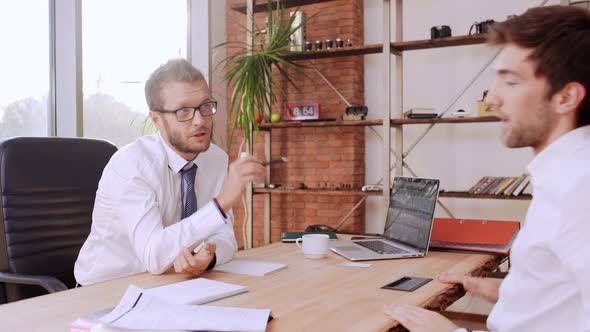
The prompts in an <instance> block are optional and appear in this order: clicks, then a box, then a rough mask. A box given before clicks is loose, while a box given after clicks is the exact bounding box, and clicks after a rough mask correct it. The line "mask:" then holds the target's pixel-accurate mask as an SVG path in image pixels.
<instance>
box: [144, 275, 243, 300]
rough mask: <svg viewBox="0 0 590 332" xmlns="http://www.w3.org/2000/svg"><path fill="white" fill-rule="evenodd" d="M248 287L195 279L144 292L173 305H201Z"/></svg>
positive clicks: (241, 291) (237, 292)
mask: <svg viewBox="0 0 590 332" xmlns="http://www.w3.org/2000/svg"><path fill="white" fill-rule="evenodd" d="M247 291H248V287H246V286H240V285H234V284H228V283H225V282H221V281H215V280H210V279H205V278H196V279H192V280H187V281H181V282H177V283H174V284H170V285H166V286H160V287H155V288H150V289H146V290H144V293H145V294H149V295H152V296H155V297H157V298H159V299H160V300H162V301H164V302H168V303H174V304H203V303H207V302H211V301H215V300H219V299H223V298H225V297H229V296H233V295H236V294H241V293H245V292H247Z"/></svg>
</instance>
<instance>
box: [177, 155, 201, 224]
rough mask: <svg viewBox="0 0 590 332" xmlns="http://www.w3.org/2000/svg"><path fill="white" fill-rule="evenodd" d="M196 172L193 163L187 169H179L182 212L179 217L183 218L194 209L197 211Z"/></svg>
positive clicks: (195, 166)
mask: <svg viewBox="0 0 590 332" xmlns="http://www.w3.org/2000/svg"><path fill="white" fill-rule="evenodd" d="M196 174H197V165H195V164H193V165H192V167H190V168H189V169H183V170H181V171H180V179H181V181H182V183H181V186H180V187H181V190H182V193H181V195H182V197H184V201H183V202H182V213H181V215H180V219H184V218H186V217H188V216H190V215H191V214H193V213H194V212H195V211H197V195H196V193H195V175H196Z"/></svg>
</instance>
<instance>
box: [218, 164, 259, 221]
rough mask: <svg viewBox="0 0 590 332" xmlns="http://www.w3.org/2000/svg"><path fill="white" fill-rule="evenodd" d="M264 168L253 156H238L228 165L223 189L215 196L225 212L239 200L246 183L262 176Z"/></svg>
mask: <svg viewBox="0 0 590 332" xmlns="http://www.w3.org/2000/svg"><path fill="white" fill-rule="evenodd" d="M265 171H266V168H265V167H264V166H262V163H261V162H260V161H259V160H258V159H256V158H254V157H245V158H240V159H238V160H236V161H234V162H233V163H231V164H230V165H229V170H228V173H227V181H226V182H225V186H224V187H223V190H222V191H221V193H220V194H219V196H217V197H216V198H217V202H218V203H219V205H220V207H221V209H222V210H223V211H224V212H227V211H228V210H229V209H230V208H231V207H232V206H234V205H236V204H237V203H239V202H240V198H241V197H242V195H243V193H244V190H245V188H246V184H248V183H250V182H254V181H255V180H256V179H257V178H263V177H264V173H265Z"/></svg>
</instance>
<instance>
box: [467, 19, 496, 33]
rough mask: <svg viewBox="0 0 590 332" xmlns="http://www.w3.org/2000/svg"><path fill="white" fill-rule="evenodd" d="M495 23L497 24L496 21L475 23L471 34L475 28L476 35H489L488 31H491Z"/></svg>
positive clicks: (471, 28) (470, 31) (470, 30)
mask: <svg viewBox="0 0 590 332" xmlns="http://www.w3.org/2000/svg"><path fill="white" fill-rule="evenodd" d="M494 23H496V21H494V20H485V21H481V22H475V23H473V24H472V25H471V27H470V28H469V34H471V33H472V31H473V28H475V33H476V34H478V33H487V32H488V31H490V27H491V26H492V24H494Z"/></svg>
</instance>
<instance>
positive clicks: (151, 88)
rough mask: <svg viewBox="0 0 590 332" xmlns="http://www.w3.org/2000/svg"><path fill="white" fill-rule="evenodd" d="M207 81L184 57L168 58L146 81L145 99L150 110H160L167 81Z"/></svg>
mask: <svg viewBox="0 0 590 332" xmlns="http://www.w3.org/2000/svg"><path fill="white" fill-rule="evenodd" d="M197 81H205V77H204V76H203V74H202V73H201V72H200V71H199V70H198V69H197V68H195V67H194V66H193V65H192V64H191V63H190V62H188V60H186V59H183V58H178V59H171V60H168V62H166V63H165V64H163V65H161V66H160V67H158V68H157V69H156V70H154V72H153V73H152V74H151V75H150V77H149V79H148V80H147V81H146V82H145V100H146V102H147V104H148V107H149V109H150V111H156V110H160V109H161V108H162V107H163V105H162V103H163V101H162V98H161V96H160V92H161V91H162V88H163V87H164V85H165V84H166V83H170V82H185V83H193V82H197Z"/></svg>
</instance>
